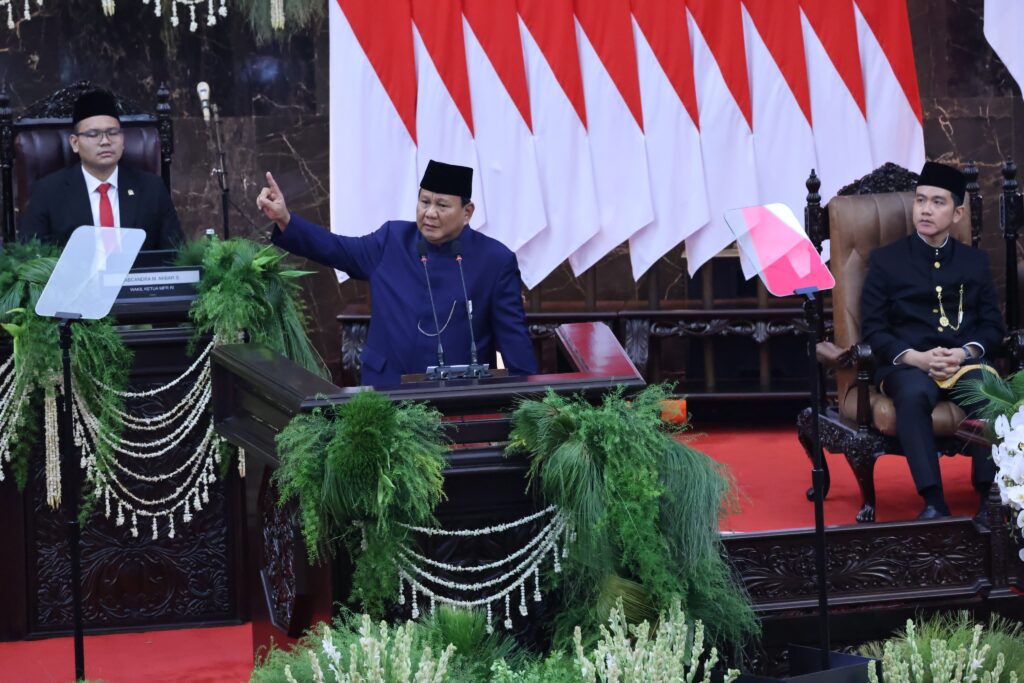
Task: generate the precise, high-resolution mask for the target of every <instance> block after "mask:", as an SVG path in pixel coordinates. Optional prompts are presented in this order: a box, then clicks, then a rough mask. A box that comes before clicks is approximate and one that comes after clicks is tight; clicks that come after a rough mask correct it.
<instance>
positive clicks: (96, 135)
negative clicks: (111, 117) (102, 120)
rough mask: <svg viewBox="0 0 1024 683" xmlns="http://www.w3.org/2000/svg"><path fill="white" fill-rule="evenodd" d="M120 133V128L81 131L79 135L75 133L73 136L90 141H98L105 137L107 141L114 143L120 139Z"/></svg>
mask: <svg viewBox="0 0 1024 683" xmlns="http://www.w3.org/2000/svg"><path fill="white" fill-rule="evenodd" d="M121 133H122V131H121V129H120V128H108V129H106V130H97V129H95V128H90V129H89V130H83V131H82V132H81V133H75V135H77V136H78V137H80V138H88V139H90V140H99V139H100V138H101V137H104V136H106V138H107V139H108V140H110V141H111V142H114V141H115V140H119V139H120V138H121Z"/></svg>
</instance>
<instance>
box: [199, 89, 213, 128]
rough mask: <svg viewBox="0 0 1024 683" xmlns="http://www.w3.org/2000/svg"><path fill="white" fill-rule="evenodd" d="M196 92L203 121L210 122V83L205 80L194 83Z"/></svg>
mask: <svg viewBox="0 0 1024 683" xmlns="http://www.w3.org/2000/svg"><path fill="white" fill-rule="evenodd" d="M196 92H197V93H199V104H200V105H201V106H202V107H203V121H205V122H206V123H207V125H209V123H210V84H209V83H207V82H206V81H199V84H198V85H196Z"/></svg>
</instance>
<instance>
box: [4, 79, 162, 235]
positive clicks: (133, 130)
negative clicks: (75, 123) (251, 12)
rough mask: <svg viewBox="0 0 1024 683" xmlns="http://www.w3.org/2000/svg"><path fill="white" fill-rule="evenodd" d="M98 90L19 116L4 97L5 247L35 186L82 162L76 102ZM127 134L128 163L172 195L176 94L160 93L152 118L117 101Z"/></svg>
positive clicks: (52, 99) (64, 93)
mask: <svg viewBox="0 0 1024 683" xmlns="http://www.w3.org/2000/svg"><path fill="white" fill-rule="evenodd" d="M96 87H97V86H95V85H93V84H92V83H89V82H88V81H79V82H77V83H75V84H74V85H71V86H69V87H67V88H61V89H60V90H58V91H57V92H55V93H53V94H52V95H50V96H49V97H47V98H45V99H42V100H39V101H38V102H35V103H33V104H30V105H29V106H27V107H25V109H24V110H22V111H21V112H19V113H18V114H17V115H16V116H15V114H14V112H13V111H12V110H11V100H10V95H9V94H8V93H7V92H6V90H4V91H3V92H0V203H2V205H3V220H2V225H0V228H2V232H0V235H2V237H3V241H5V242H8V241H13V240H14V239H15V237H16V230H17V223H18V216H19V215H20V214H21V212H22V211H24V210H25V206H26V205H27V204H28V200H29V197H30V196H31V195H32V185H33V184H34V183H35V181H37V180H39V179H40V178H42V177H44V176H47V175H49V174H50V173H53V172H54V171H59V170H60V169H62V168H64V167H65V166H68V165H69V164H72V163H74V162H75V161H77V159H78V155H76V154H75V153H74V152H73V151H71V144H70V143H69V142H68V135H69V134H70V133H71V113H72V109H73V107H74V104H75V100H76V99H78V96H79V95H81V94H82V93H85V92H89V91H91V90H95V89H96ZM115 97H116V98H117V109H118V116H119V118H120V120H121V128H122V129H123V130H124V155H123V156H122V162H121V163H124V164H127V165H128V166H132V167H134V168H137V169H139V170H142V171H148V172H150V173H158V174H160V175H161V176H162V177H163V180H164V183H165V184H166V185H167V189H168V190H169V189H170V187H171V158H172V157H173V155H174V130H173V126H172V123H171V106H170V97H171V95H170V91H169V90H168V89H167V87H166V86H164V85H161V86H160V88H159V89H158V90H157V101H156V111H155V112H146V111H144V110H143V109H142V108H140V107H139V106H138V105H136V104H135V103H134V102H132V101H131V100H127V99H125V98H123V97H120V96H118V95H116V93H115Z"/></svg>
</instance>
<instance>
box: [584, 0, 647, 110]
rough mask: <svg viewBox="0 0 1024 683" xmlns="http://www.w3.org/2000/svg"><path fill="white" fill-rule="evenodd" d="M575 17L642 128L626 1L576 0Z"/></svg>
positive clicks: (630, 23)
mask: <svg viewBox="0 0 1024 683" xmlns="http://www.w3.org/2000/svg"><path fill="white" fill-rule="evenodd" d="M575 8H576V18H577V19H579V22H580V26H581V27H582V28H583V32H584V33H586V34H587V38H588V39H589V40H590V44H591V45H592V46H593V47H594V51H595V52H596V53H597V56H598V57H599V58H600V59H601V63H602V64H604V68H605V69H607V70H608V75H609V76H611V78H612V82H613V83H615V87H616V88H618V90H619V93H620V94H621V95H622V99H623V100H625V101H626V106H627V107H629V111H630V112H631V113H632V114H633V118H634V119H636V123H637V125H638V126H640V130H643V129H644V112H643V107H641V105H640V79H639V77H638V76H637V70H636V48H635V47H634V46H633V23H632V19H631V18H630V14H629V1H628V0H576V4H575Z"/></svg>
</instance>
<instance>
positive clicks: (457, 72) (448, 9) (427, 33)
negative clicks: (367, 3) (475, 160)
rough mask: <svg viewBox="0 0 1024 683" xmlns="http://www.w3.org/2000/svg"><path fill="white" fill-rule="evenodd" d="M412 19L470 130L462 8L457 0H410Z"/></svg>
mask: <svg viewBox="0 0 1024 683" xmlns="http://www.w3.org/2000/svg"><path fill="white" fill-rule="evenodd" d="M412 18H413V21H414V22H416V28H418V29H419V31H420V37H421V38H422V39H423V45H424V46H426V48H427V52H429V53H430V58H431V59H432V60H433V62H434V66H435V67H436V68H437V72H438V73H439V74H441V80H442V81H444V85H445V87H446V88H447V89H448V92H449V93H450V94H451V96H452V100H453V101H454V102H455V106H456V107H458V109H459V113H460V114H462V118H463V119H464V120H465V122H466V126H467V127H468V128H469V132H470V133H471V134H472V133H473V107H472V106H471V105H470V100H469V74H468V73H467V72H466V48H465V37H464V36H463V35H462V7H460V5H459V2H458V0H412Z"/></svg>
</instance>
